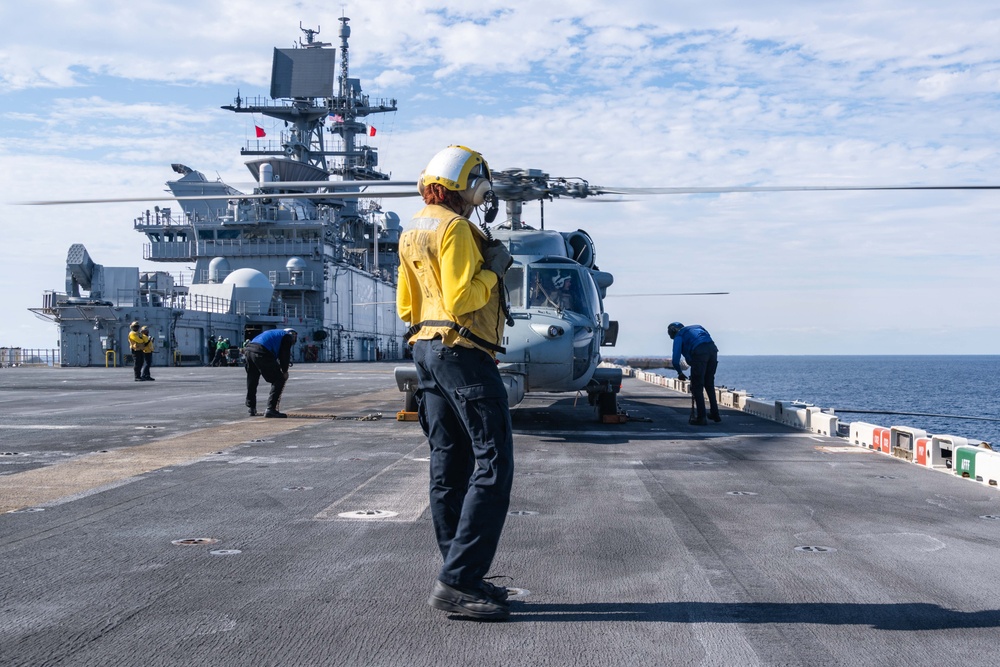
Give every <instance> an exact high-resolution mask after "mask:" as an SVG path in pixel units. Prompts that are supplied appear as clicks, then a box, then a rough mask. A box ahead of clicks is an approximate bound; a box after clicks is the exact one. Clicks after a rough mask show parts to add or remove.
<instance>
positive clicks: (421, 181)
mask: <svg viewBox="0 0 1000 667" xmlns="http://www.w3.org/2000/svg"><path fill="white" fill-rule="evenodd" d="M425 171H426V170H424V171H421V172H420V177H419V178H417V192H419V193H420V196H421V197H423V196H424V172H425Z"/></svg>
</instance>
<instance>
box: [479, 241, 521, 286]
mask: <svg viewBox="0 0 1000 667" xmlns="http://www.w3.org/2000/svg"><path fill="white" fill-rule="evenodd" d="M513 263H514V260H513V258H511V256H510V252H508V251H507V246H505V245H504V244H503V243H502V242H500V241H490V243H489V245H487V246H486V249H485V250H484V251H483V268H484V269H486V270H487V271H492V272H493V273H495V274H497V276H498V277H500V278H503V274H505V273H507V269H509V268H510V265H511V264H513Z"/></svg>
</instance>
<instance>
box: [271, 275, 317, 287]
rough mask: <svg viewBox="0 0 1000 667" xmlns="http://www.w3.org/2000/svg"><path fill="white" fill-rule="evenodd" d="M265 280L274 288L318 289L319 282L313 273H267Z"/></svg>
mask: <svg viewBox="0 0 1000 667" xmlns="http://www.w3.org/2000/svg"><path fill="white" fill-rule="evenodd" d="M267 279H268V280H270V281H271V284H272V285H274V286H275V287H282V288H288V287H301V288H303V289H313V290H315V289H319V288H320V284H321V283H320V281H319V280H318V277H317V275H316V272H315V271H268V273H267Z"/></svg>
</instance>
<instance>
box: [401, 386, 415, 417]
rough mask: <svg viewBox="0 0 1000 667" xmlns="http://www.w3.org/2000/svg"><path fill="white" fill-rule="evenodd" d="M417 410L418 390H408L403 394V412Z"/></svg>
mask: <svg viewBox="0 0 1000 667" xmlns="http://www.w3.org/2000/svg"><path fill="white" fill-rule="evenodd" d="M416 411H417V392H415V391H407V392H405V393H404V394H403V412H416Z"/></svg>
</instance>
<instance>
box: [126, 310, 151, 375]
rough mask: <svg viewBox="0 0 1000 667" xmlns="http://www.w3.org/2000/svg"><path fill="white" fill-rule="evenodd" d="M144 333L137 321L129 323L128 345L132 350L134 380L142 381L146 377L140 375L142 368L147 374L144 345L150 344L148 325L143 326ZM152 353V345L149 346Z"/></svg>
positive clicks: (147, 367)
mask: <svg viewBox="0 0 1000 667" xmlns="http://www.w3.org/2000/svg"><path fill="white" fill-rule="evenodd" d="M143 329H144V330H145V333H144V332H143V331H140V330H139V323H138V322H133V323H132V324H130V325H129V334H128V346H129V349H130V350H132V360H133V363H132V370H133V371H134V372H135V381H136V382H142V381H144V380H145V379H146V378H144V377H143V376H142V374H143V370H145V372H146V374H147V375H148V374H149V366H148V365H147V363H146V347H147V346H151V345H152V343H151V342H150V340H149V327H143ZM150 354H152V347H150Z"/></svg>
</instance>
